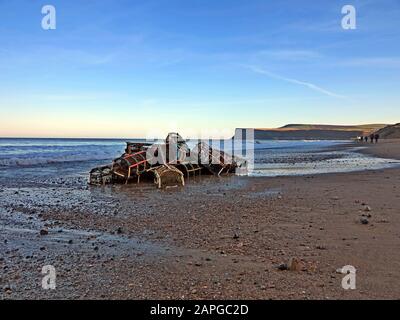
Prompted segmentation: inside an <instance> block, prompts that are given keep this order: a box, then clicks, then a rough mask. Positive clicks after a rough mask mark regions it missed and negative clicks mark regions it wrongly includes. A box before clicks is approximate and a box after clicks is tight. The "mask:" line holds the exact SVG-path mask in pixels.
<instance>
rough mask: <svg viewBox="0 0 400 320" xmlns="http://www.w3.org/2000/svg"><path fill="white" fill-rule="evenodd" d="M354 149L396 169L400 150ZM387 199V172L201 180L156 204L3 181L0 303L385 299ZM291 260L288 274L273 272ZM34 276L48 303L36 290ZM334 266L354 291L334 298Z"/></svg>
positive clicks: (393, 263) (395, 189)
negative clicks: (351, 280) (48, 274)
mask: <svg viewBox="0 0 400 320" xmlns="http://www.w3.org/2000/svg"><path fill="white" fill-rule="evenodd" d="M364 146H366V147H367V149H365V150H363V151H362V152H368V153H370V154H377V155H379V156H382V157H387V158H390V159H400V141H382V142H381V143H379V144H378V145H369V144H368V145H367V144H365V145H364ZM399 188H400V168H393V169H384V170H375V171H362V172H353V173H335V174H323V175H314V176H312V175H307V176H297V177H276V178H269V177H257V178H256V177H252V178H250V177H221V178H216V177H201V178H191V179H189V181H187V186H186V187H185V188H182V189H181V188H179V189H169V190H165V191H159V190H157V189H155V188H154V186H153V185H145V184H141V185H140V186H137V185H135V184H132V185H128V186H107V187H104V188H102V187H100V188H99V187H87V186H86V185H84V184H82V183H81V184H79V183H77V184H68V183H62V182H58V183H51V184H43V185H27V186H21V185H15V184H13V183H12V181H10V183H9V184H6V185H1V186H0V197H1V203H0V230H1V232H0V298H1V299H150V298H151V299H173V298H174V299H237V298H240V299H376V298H382V299H391V298H394V299H399V298H400V286H399V285H398V284H399V283H400V256H399V255H398V248H399V247H400V215H399V212H400V201H399V200H400V192H399ZM360 219H367V220H368V224H363V223H361V220H360ZM364 221H365V220H364ZM41 230H42V232H41ZM47 232H48V234H46V233H47ZM41 233H42V234H41ZM291 258H296V259H298V260H299V261H300V263H299V265H300V267H299V268H298V270H296V271H289V270H279V268H277V266H279V265H280V264H283V263H288V262H289V260H290V259H291ZM48 264H50V265H53V266H54V267H55V268H56V272H57V288H56V290H50V291H48V290H44V289H42V287H41V281H42V277H43V275H42V274H41V269H42V267H43V266H44V265H48ZM345 265H353V266H354V267H356V269H357V288H356V290H344V289H343V288H342V287H341V280H342V277H343V275H342V274H338V273H337V272H336V270H337V269H338V268H341V267H343V266H345Z"/></svg>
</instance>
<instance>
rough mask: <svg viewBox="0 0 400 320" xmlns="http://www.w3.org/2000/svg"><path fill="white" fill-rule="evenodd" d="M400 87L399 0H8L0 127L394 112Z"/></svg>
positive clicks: (187, 127) (227, 125)
mask: <svg viewBox="0 0 400 320" xmlns="http://www.w3.org/2000/svg"><path fill="white" fill-rule="evenodd" d="M347 4H350V5H353V6H354V7H355V9H356V18H357V20H356V23H357V24H356V29H355V30H345V29H343V28H342V24H341V21H342V18H343V17H344V14H342V12H341V11H342V7H343V6H344V5H347ZM44 5H53V6H54V7H55V9H56V29H55V30H44V29H43V28H42V19H43V17H44V16H45V15H44V14H42V13H41V10H42V7H43V6H44ZM399 89H400V1H398V0H359V1H356V0H346V1H336V0H321V1H315V0H302V1H300V0H280V1H272V0H246V1H245V0H218V1H215V0H146V1H144V0H142V1H137V0H86V1H81V0H64V1H61V0H46V1H37V0H13V1H9V0H0V136H1V137H99V138H128V137H130V138H132V137H147V136H149V135H158V134H159V135H164V134H165V133H166V132H169V131H178V132H180V133H181V134H182V135H184V136H195V135H197V134H199V133H201V134H203V133H204V132H213V135H214V136H215V135H221V133H220V132H222V135H225V136H230V135H232V134H233V132H234V129H235V128H236V127H255V128H272V127H279V126H283V125H285V124H288V123H314V124H366V123H396V122H400V90H399Z"/></svg>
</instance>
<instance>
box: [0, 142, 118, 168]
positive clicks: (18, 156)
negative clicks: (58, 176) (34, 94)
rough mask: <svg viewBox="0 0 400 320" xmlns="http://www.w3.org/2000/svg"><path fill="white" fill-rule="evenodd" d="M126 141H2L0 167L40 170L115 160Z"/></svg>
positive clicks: (0, 143)
mask: <svg viewBox="0 0 400 320" xmlns="http://www.w3.org/2000/svg"><path fill="white" fill-rule="evenodd" d="M124 146H125V144H124V142H123V141H113V142H110V141H96V142H95V143H88V141H85V140H82V141H73V142H71V141H67V140H65V141H64V140H62V139H60V140H57V141H51V142H48V141H43V142H42V141H40V140H35V139H32V140H31V141H27V140H23V141H22V140H21V141H18V140H16V141H6V142H5V141H1V139H0V167H19V166H38V165H46V164H54V163H63V162H85V161H96V160H112V159H114V158H116V157H117V156H118V155H119V154H121V153H122V152H123V149H124Z"/></svg>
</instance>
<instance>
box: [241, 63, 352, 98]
mask: <svg viewBox="0 0 400 320" xmlns="http://www.w3.org/2000/svg"><path fill="white" fill-rule="evenodd" d="M247 68H249V69H250V70H252V71H253V72H255V73H259V74H263V75H266V76H268V77H270V78H274V79H278V80H282V81H286V82H289V83H293V84H297V85H300V86H304V87H307V88H309V89H311V90H314V91H317V92H319V93H322V94H324V95H327V96H330V97H333V98H340V99H345V98H347V97H345V96H342V95H339V94H337V93H334V92H332V91H329V90H326V89H324V88H321V87H319V86H317V85H315V84H313V83H310V82H305V81H300V80H297V79H292V78H286V77H282V76H280V75H278V74H275V73H272V72H270V71H268V70H265V69H262V68H260V67H255V66H247Z"/></svg>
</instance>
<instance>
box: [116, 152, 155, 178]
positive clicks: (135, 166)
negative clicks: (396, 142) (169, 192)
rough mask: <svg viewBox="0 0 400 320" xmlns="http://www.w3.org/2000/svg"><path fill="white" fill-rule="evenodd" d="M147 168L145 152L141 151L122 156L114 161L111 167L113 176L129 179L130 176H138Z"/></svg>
mask: <svg viewBox="0 0 400 320" xmlns="http://www.w3.org/2000/svg"><path fill="white" fill-rule="evenodd" d="M148 168H149V164H148V162H147V159H146V152H145V151H141V152H137V153H133V154H129V155H124V156H122V157H120V158H118V159H115V160H114V162H113V165H112V171H113V173H114V174H116V175H118V176H120V177H124V178H126V179H129V178H130V177H131V176H139V175H140V174H142V173H143V172H145V171H146V170H147V169H148Z"/></svg>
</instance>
